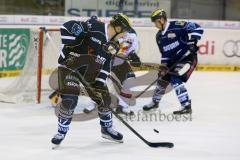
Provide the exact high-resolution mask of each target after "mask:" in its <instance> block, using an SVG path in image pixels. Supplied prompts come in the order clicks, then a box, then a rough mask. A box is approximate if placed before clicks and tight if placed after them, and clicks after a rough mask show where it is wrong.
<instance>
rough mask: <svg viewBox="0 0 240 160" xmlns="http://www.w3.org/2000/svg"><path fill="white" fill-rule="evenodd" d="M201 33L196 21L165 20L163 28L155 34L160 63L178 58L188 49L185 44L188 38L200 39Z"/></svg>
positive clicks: (168, 62) (171, 61)
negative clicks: (160, 57)
mask: <svg viewBox="0 0 240 160" xmlns="http://www.w3.org/2000/svg"><path fill="white" fill-rule="evenodd" d="M202 34H203V29H202V28H201V27H200V26H199V25H198V24H196V23H193V22H185V21H170V22H167V24H166V27H165V29H164V30H163V31H159V32H158V33H157V35H156V41H157V44H158V47H159V50H160V52H161V54H162V59H161V63H162V64H166V65H169V64H171V63H174V62H175V61H177V60H178V59H180V58H181V57H182V56H183V55H184V54H185V53H186V52H187V51H188V49H189V48H188V45H187V42H188V41H189V39H191V40H192V39H194V40H200V39H201V37H202ZM190 36H191V37H190Z"/></svg>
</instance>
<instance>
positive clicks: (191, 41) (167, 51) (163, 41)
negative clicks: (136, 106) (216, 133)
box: [143, 9, 203, 114]
mask: <svg viewBox="0 0 240 160" xmlns="http://www.w3.org/2000/svg"><path fill="white" fill-rule="evenodd" d="M151 21H152V22H153V23H154V24H155V26H156V27H157V28H158V29H159V32H158V33H157V35H156V42H157V45H158V47H159V50H160V52H161V55H162V57H161V66H160V68H159V74H158V75H159V79H158V82H157V87H156V89H155V91H154V95H153V98H152V102H151V103H150V104H148V105H145V106H143V110H145V111H149V110H151V109H153V108H157V107H158V104H159V102H160V100H161V99H162V97H163V95H164V94H165V91H166V87H167V86H168V85H169V83H170V84H171V85H172V87H173V88H174V90H175V92H176V95H177V97H178V100H179V102H180V104H181V109H180V110H179V111H174V112H173V113H174V114H185V113H192V108H191V100H190V98H189V95H188V92H187V89H186V87H185V86H184V83H186V82H187V80H188V79H189V77H190V75H191V74H192V72H193V70H194V68H195V67H196V65H197V51H198V47H197V42H198V40H200V39H201V37H202V34H203V29H202V28H201V27H200V26H199V25H198V24H196V23H194V22H186V21H168V20H167V15H166V12H165V11H164V10H162V9H157V10H155V11H154V12H152V14H151Z"/></svg>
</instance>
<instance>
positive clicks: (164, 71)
mask: <svg viewBox="0 0 240 160" xmlns="http://www.w3.org/2000/svg"><path fill="white" fill-rule="evenodd" d="M167 73H168V67H167V66H165V65H160V66H159V71H158V78H162V77H164V76H165V75H166V74H167Z"/></svg>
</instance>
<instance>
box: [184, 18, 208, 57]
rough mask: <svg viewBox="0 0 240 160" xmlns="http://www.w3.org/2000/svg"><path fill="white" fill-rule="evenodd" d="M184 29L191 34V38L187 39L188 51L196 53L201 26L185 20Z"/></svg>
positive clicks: (201, 30) (201, 32)
mask: <svg viewBox="0 0 240 160" xmlns="http://www.w3.org/2000/svg"><path fill="white" fill-rule="evenodd" d="M184 29H185V30H186V32H187V33H188V34H190V35H191V38H190V40H189V41H188V46H189V51H190V52H192V53H196V52H197V51H198V46H197V43H198V41H199V40H200V39H201V38H202V35H203V32H204V31H203V28H202V27H201V26H200V25H199V24H197V23H194V22H186V24H185V26H184Z"/></svg>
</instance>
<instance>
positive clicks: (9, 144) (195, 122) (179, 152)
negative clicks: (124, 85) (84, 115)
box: [0, 72, 240, 160]
mask: <svg viewBox="0 0 240 160" xmlns="http://www.w3.org/2000/svg"><path fill="white" fill-rule="evenodd" d="M187 88H188V91H189V94H190V96H191V99H192V107H193V115H192V121H187V122H176V121H173V122H168V121H166V120H165V121H158V122H155V121H154V122H149V121H148V122H145V121H140V122H137V121H134V122H129V123H130V124H131V125H132V126H133V127H134V128H135V129H136V130H137V131H138V132H139V133H140V134H142V135H143V137H145V138H146V139H147V140H149V141H153V142H157V141H170V142H173V143H174V144H175V147H174V148H173V149H166V148H150V147H148V146H147V145H146V144H144V143H143V142H142V141H141V140H140V139H138V138H137V137H136V136H135V135H134V134H132V133H131V132H130V131H129V130H128V129H127V128H126V127H125V126H124V125H123V124H122V123H121V122H119V121H118V120H117V119H116V118H114V126H115V128H116V129H117V130H119V131H120V132H121V133H123V135H124V143H123V144H117V143H112V142H109V141H107V140H104V139H102V138H101V134H100V126H99V124H98V123H99V122H98V119H94V120H90V121H86V122H73V123H72V124H71V128H70V131H69V133H68V135H67V137H66V138H65V140H64V141H63V143H62V145H61V147H60V148H59V149H57V150H52V149H51V144H50V139H51V138H52V136H53V135H54V134H55V132H56V129H57V119H56V117H55V116H54V110H53V109H52V108H51V107H49V104H41V105H36V104H32V105H29V104H27V105H24V104H18V105H17V104H6V103H0V128H1V129H0V160H90V159H94V160H95V159H101V160H135V159H136V160H195V159H199V160H206V159H209V160H214V159H216V160H222V159H226V160H233V159H234V160H239V159H240V105H239V103H240V94H239V91H240V73H223V72H222V73H215V72H209V73H206V72H195V73H194V74H193V75H192V77H191V79H190V81H189V83H188V84H187ZM149 101H150V99H149V98H148V99H140V100H138V101H137V106H136V107H134V109H135V110H137V109H140V107H141V106H142V105H143V104H146V103H148V102H149ZM160 106H161V111H162V113H165V114H170V113H171V112H172V111H173V110H175V109H178V107H177V106H179V104H178V102H177V99H176V97H175V95H174V93H170V94H168V95H166V96H165V97H164V99H163V102H162V103H161V104H160ZM154 128H155V129H157V130H159V134H157V133H155V132H154V131H153V129H154Z"/></svg>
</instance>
